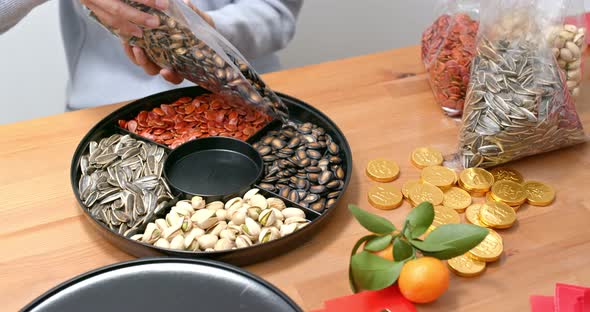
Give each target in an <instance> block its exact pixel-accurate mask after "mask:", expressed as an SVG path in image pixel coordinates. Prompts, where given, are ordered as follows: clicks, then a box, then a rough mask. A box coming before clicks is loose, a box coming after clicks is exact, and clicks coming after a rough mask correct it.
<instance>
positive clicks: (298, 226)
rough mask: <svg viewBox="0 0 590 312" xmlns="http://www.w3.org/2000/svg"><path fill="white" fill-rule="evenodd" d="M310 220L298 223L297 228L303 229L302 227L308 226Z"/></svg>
mask: <svg viewBox="0 0 590 312" xmlns="http://www.w3.org/2000/svg"><path fill="white" fill-rule="evenodd" d="M308 224H309V222H306V223H297V230H301V229H302V228H304V227H306V226H307V225H308Z"/></svg>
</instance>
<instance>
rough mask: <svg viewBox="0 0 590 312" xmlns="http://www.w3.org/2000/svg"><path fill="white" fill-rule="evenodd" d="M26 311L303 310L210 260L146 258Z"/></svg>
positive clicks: (95, 274)
mask: <svg viewBox="0 0 590 312" xmlns="http://www.w3.org/2000/svg"><path fill="white" fill-rule="evenodd" d="M22 311H44V312H49V311H59V312H68V311H85V312H94V311H97V312H98V311H101V312H102V311H126V312H131V311H141V312H152V311H153V312H162V311H219V312H223V311H227V312H230V311H231V312H233V311H240V312H250V311H252V312H254V311H256V312H261V311H276V312H283V311H284V312H287V311H288V312H291V311H298V312H299V311H302V310H301V308H299V307H298V306H297V305H296V304H295V303H294V302H293V301H292V300H291V299H290V298H289V297H287V296H286V295H285V294H284V293H282V292H281V291H280V290H278V289H277V288H276V287H274V286H273V285H271V284H270V283H268V282H266V281H264V280H262V279H261V278H259V277H256V276H254V275H252V274H250V273H248V272H246V271H244V270H242V269H239V268H236V267H234V266H230V265H227V264H224V263H220V262H216V261H210V260H196V259H194V260H193V259H178V258H147V259H141V260H134V261H128V262H123V263H117V264H113V265H110V266H107V267H103V268H100V269H97V270H94V271H91V272H88V273H85V274H82V275H80V276H78V277H75V278H73V279H71V280H69V281H67V282H65V283H63V284H61V285H59V286H57V287H55V288H54V289H52V290H50V291H48V292H47V293H45V294H43V295H42V296H41V297H39V298H37V299H35V300H34V301H33V302H32V303H30V304H29V305H28V306H26V307H25V308H23V310H22Z"/></svg>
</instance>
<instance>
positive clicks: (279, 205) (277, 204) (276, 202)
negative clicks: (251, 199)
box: [266, 197, 287, 210]
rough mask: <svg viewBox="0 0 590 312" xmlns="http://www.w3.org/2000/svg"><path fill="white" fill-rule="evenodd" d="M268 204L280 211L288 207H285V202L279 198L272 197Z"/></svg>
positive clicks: (267, 201)
mask: <svg viewBox="0 0 590 312" xmlns="http://www.w3.org/2000/svg"><path fill="white" fill-rule="evenodd" d="M266 203H267V205H268V207H269V208H276V209H278V210H283V209H285V208H286V207H287V205H285V202H284V201H283V200H282V199H280V198H277V197H271V198H269V199H267V200H266Z"/></svg>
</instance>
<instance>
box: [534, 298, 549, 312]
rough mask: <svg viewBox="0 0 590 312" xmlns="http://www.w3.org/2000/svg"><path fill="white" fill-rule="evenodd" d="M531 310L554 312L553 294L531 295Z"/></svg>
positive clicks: (535, 311)
mask: <svg viewBox="0 0 590 312" xmlns="http://www.w3.org/2000/svg"><path fill="white" fill-rule="evenodd" d="M530 301H531V312H555V298H554V297H553V296H531V298H530Z"/></svg>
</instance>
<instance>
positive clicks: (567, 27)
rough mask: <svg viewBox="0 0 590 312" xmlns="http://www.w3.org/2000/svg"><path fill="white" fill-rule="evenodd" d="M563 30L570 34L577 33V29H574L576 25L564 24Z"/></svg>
mask: <svg viewBox="0 0 590 312" xmlns="http://www.w3.org/2000/svg"><path fill="white" fill-rule="evenodd" d="M563 29H565V30H567V31H569V32H571V33H577V32H578V27H576V25H572V24H565V25H563Z"/></svg>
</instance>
